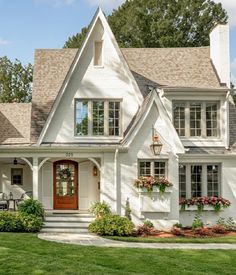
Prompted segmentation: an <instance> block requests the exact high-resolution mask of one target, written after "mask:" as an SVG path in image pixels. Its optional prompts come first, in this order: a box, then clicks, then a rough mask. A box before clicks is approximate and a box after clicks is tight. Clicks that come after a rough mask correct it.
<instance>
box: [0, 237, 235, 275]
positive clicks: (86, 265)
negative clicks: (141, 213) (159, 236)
mask: <svg viewBox="0 0 236 275" xmlns="http://www.w3.org/2000/svg"><path fill="white" fill-rule="evenodd" d="M235 259H236V250H204V251H201V250H155V249H134V248H133V249H131V248H130V249H128V248H99V247H84V246H76V245H69V244H59V243H53V242H47V241H43V240H40V239H38V238H37V236H36V235H34V234H13V233H0V274H1V275H30V274H43V275H49V274H57V275H67V274H82V275H83V274H92V275H97V274H102V275H107V274H122V275H126V274H127V275H129V274H133V275H136V274H137V275H146V274H148V275H152V274H158V275H166V274H168V275H172V274H181V275H182V274H184V275H185V274H189V275H190V274H191V275H192V274H194V275H200V274H202V275H203V274H210V275H214V274H236V261H235Z"/></svg>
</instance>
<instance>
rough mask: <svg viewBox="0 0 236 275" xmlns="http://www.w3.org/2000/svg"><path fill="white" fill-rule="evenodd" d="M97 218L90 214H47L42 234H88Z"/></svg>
mask: <svg viewBox="0 0 236 275" xmlns="http://www.w3.org/2000/svg"><path fill="white" fill-rule="evenodd" d="M94 219H95V217H94V216H93V215H91V214H89V213H78V212H73V213H70V212H56V213H55V212H46V214H45V217H44V226H43V228H42V230H41V232H44V233H45V232H48V233H86V232H88V227H89V224H90V223H91V222H92V221H93V220H94Z"/></svg>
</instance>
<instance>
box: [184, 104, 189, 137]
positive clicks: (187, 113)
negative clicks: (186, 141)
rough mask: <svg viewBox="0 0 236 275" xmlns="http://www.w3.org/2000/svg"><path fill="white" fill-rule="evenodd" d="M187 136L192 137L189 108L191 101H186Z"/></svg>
mask: <svg viewBox="0 0 236 275" xmlns="http://www.w3.org/2000/svg"><path fill="white" fill-rule="evenodd" d="M185 136H186V137H187V138H189V137H190V110H189V102H187V103H186V107H185Z"/></svg>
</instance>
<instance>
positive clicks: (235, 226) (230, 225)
mask: <svg viewBox="0 0 236 275" xmlns="http://www.w3.org/2000/svg"><path fill="white" fill-rule="evenodd" d="M216 224H217V225H220V226H223V227H224V228H225V229H227V230H229V231H235V230H236V223H235V221H234V219H233V218H232V217H229V218H228V219H227V220H225V219H224V218H222V217H220V218H219V219H218V220H217V222H216Z"/></svg>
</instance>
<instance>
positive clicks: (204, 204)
mask: <svg viewBox="0 0 236 275" xmlns="http://www.w3.org/2000/svg"><path fill="white" fill-rule="evenodd" d="M179 205H180V209H181V210H187V209H188V208H190V210H191V209H194V210H195V209H196V210H197V211H199V212H201V211H203V210H205V209H208V208H210V209H212V210H214V211H215V212H219V211H220V210H222V209H223V208H227V207H229V206H230V205H231V203H230V201H229V200H227V199H224V198H222V197H219V198H218V197H196V198H191V199H182V200H180V202H179ZM194 210H192V211H194Z"/></svg>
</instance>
